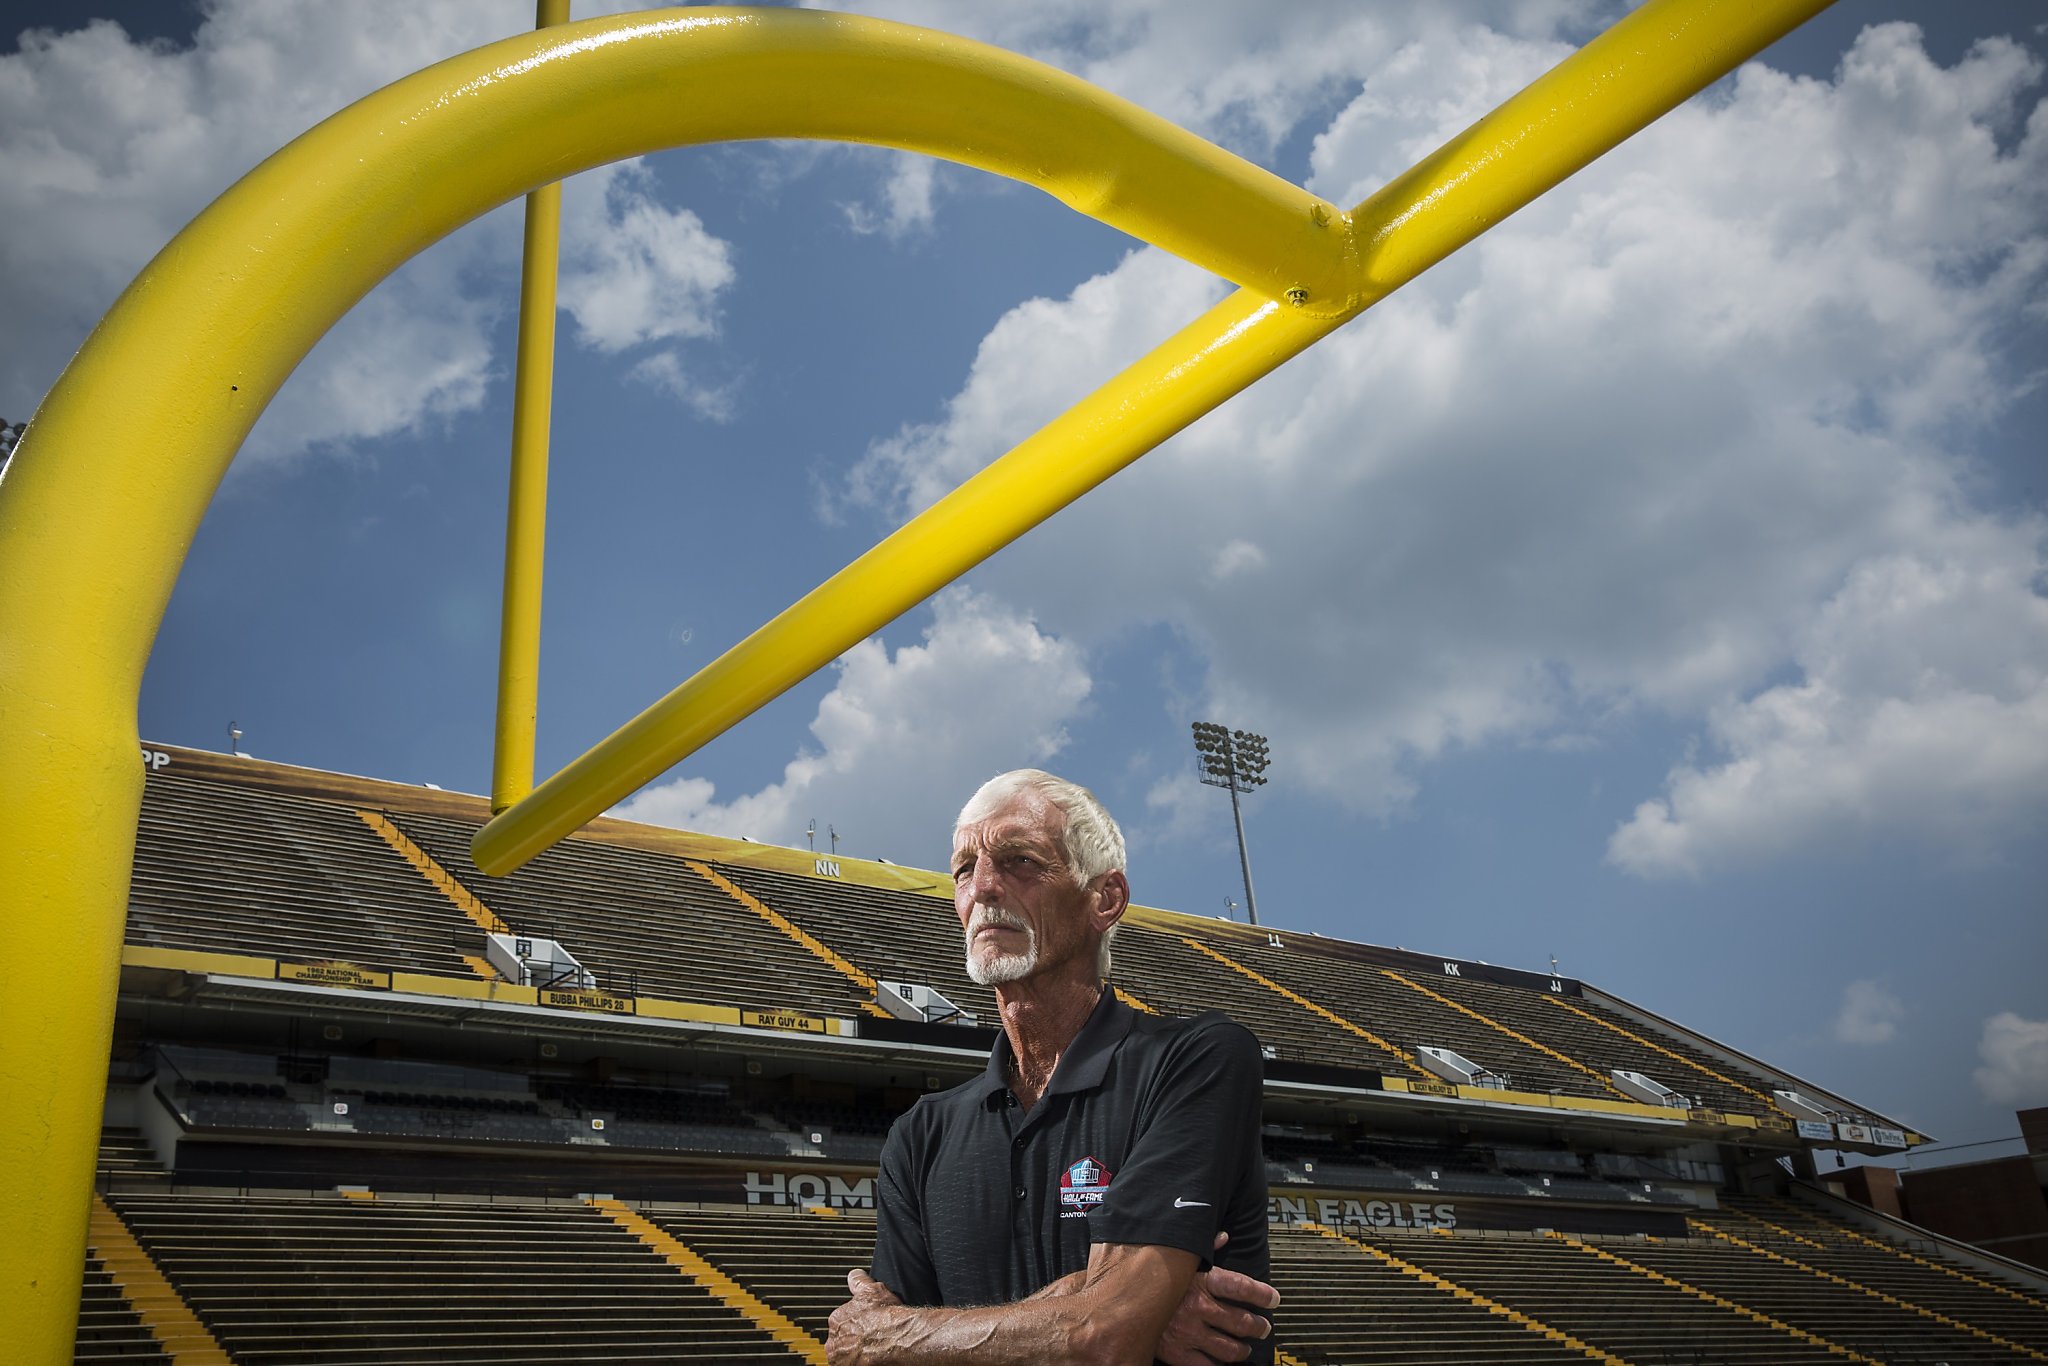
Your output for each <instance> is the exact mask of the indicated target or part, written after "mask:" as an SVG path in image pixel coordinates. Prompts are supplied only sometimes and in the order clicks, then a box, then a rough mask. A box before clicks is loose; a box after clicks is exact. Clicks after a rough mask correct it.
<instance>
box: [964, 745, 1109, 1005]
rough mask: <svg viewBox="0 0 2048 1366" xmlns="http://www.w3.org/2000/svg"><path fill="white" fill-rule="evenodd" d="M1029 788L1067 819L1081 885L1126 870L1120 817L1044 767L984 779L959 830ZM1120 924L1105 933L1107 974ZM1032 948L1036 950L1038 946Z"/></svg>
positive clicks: (1102, 960) (1064, 836)
mask: <svg viewBox="0 0 2048 1366" xmlns="http://www.w3.org/2000/svg"><path fill="white" fill-rule="evenodd" d="M1026 792H1031V793H1036V794H1037V795H1038V796H1040V797H1042V798H1044V799H1045V801H1046V802H1047V803H1048V804H1049V805H1051V806H1052V807H1053V808H1054V809H1055V810H1057V811H1058V812H1059V813H1060V814H1061V815H1062V816H1064V817H1065V818H1066V823H1065V824H1064V826H1062V828H1061V830H1060V837H1059V844H1060V854H1061V856H1062V857H1063V858H1065V859H1066V861H1067V867H1068V869H1069V870H1071V871H1072V872H1073V874H1074V881H1075V883H1076V885H1078V886H1082V887H1085V886H1087V885H1088V884H1089V883H1091V882H1093V881H1095V879H1097V878H1099V877H1101V876H1102V875H1103V874H1104V873H1121V872H1124V871H1125V870H1126V867H1127V864H1126V858H1127V855H1126V853H1125V850H1124V832H1123V830H1122V829H1121V828H1119V827H1118V825H1117V823H1116V817H1114V816H1112V815H1110V814H1109V808H1108V807H1106V806H1104V805H1103V804H1102V801H1101V799H1100V798H1098V797H1097V796H1096V795H1095V794H1094V793H1093V792H1090V791H1089V790H1088V789H1087V788H1085V787H1083V786H1081V785H1080V784H1079V783H1075V782H1069V781H1067V780H1066V779H1065V778H1062V777H1059V776H1058V775H1056V774H1052V773H1047V772H1046V771H1045V770H1044V769H1042V768H1016V769H1011V770H1010V771H1009V772H1008V773H998V774H997V775H996V776H995V777H993V778H990V779H989V780H988V781H987V782H985V783H983V784H982V785H981V787H980V788H979V789H978V790H977V791H976V792H975V794H974V795H973V796H972V797H969V798H968V799H967V805H965V806H963V807H961V808H960V816H959V818H958V819H957V820H955V821H954V822H953V829H954V831H955V832H956V833H957V832H959V831H960V830H962V829H964V828H965V827H967V826H970V825H978V824H980V823H981V822H982V821H985V820H987V819H988V818H989V817H990V816H993V815H995V814H996V812H998V811H1000V810H1002V809H1003V808H1004V807H1005V806H1008V805H1009V804H1010V803H1011V802H1012V801H1014V800H1015V799H1016V798H1017V797H1018V796H1019V795H1020V794H1022V793H1026ZM1119 928H1121V926H1120V925H1111V926H1110V927H1109V929H1108V931H1107V932H1106V933H1105V934H1104V935H1103V936H1102V949H1101V952H1100V954H1099V955H1098V956H1097V959H1096V971H1097V972H1099V973H1101V974H1102V976H1103V977H1105V978H1106V977H1108V976H1109V963H1110V944H1111V942H1112V941H1113V940H1114V939H1115V938H1116V932H1117V930H1118V929H1119ZM1032 952H1033V953H1034V955H1035V953H1036V946H1035V945H1034V946H1033V950H1032Z"/></svg>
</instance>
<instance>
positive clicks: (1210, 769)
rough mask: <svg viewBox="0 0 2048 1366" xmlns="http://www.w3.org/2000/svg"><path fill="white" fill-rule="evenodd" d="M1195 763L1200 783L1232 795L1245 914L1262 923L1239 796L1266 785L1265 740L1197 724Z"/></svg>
mask: <svg viewBox="0 0 2048 1366" xmlns="http://www.w3.org/2000/svg"><path fill="white" fill-rule="evenodd" d="M1194 730H1195V763H1196V764H1197V766H1198V767H1199V769H1200V773H1199V775H1198V776H1200V778H1201V780H1202V781H1203V782H1205V783H1207V784H1208V785H1209V786H1211V787H1221V788H1226V789H1228V790H1229V792H1230V818H1231V819H1232V820H1233V821H1235V822H1236V823H1237V861H1238V865H1239V866H1240V867H1241V868H1242V869H1243V870H1244V909H1245V914H1246V916H1248V917H1249V918H1250V920H1251V923H1252V924H1254V925H1256V924H1258V923H1259V899H1258V897H1257V896H1256V895H1254V894H1253V892H1252V856H1251V853H1250V851H1249V850H1248V849H1247V848H1246V847H1245V842H1244V812H1243V810H1242V809H1241V808H1240V807H1239V806H1238V801H1237V794H1238V793H1240V792H1249V791H1251V790H1252V789H1253V788H1255V787H1263V786H1265V783H1266V766H1267V765H1268V764H1269V763H1271V762H1272V758H1271V756H1270V755H1269V754H1268V753H1267V752H1266V737H1265V736H1263V735H1254V734H1252V733H1251V732H1250V731H1248V730H1237V731H1233V730H1229V729H1227V728H1225V727H1223V726H1219V725H1217V724H1216V723H1215V722H1214V721H1197V722H1195V725H1194Z"/></svg>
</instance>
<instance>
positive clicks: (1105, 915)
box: [1088, 868, 1131, 934]
mask: <svg viewBox="0 0 2048 1366" xmlns="http://www.w3.org/2000/svg"><path fill="white" fill-rule="evenodd" d="M1130 908H1131V883H1130V879H1129V878H1127V877H1125V876H1124V874H1123V870H1122V869H1121V868H1114V869H1111V870H1110V871H1109V872H1107V873H1104V874H1103V875H1102V876H1101V877H1099V878H1097V879H1095V908H1094V909H1093V910H1092V911H1090V912H1089V915H1088V919H1089V922H1090V923H1091V924H1092V925H1093V926H1094V927H1095V929H1096V931H1097V932H1098V933H1103V934H1106V933H1108V932H1109V927H1110V926H1112V925H1114V924H1116V922H1117V921H1119V920H1122V919H1123V918H1124V912H1125V911H1127V910H1129V909H1130Z"/></svg>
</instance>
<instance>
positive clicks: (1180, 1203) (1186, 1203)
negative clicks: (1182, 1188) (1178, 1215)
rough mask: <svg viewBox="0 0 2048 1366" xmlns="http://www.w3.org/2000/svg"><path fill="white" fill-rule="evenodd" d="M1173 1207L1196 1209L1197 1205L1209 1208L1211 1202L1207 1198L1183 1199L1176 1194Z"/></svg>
mask: <svg viewBox="0 0 2048 1366" xmlns="http://www.w3.org/2000/svg"><path fill="white" fill-rule="evenodd" d="M1173 1207H1174V1208H1175V1209H1195V1208H1197V1207H1200V1208H1202V1209H1207V1208H1209V1202H1208V1201H1207V1200H1183V1199H1181V1198H1180V1197H1179V1196H1178V1195H1176V1196H1174V1197H1173Z"/></svg>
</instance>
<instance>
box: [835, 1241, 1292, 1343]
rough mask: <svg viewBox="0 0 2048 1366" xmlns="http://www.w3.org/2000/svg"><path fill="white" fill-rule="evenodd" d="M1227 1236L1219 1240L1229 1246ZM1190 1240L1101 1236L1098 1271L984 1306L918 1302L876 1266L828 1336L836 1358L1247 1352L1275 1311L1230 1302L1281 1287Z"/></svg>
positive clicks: (1270, 1295) (850, 1283)
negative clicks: (1185, 1243)
mask: <svg viewBox="0 0 2048 1366" xmlns="http://www.w3.org/2000/svg"><path fill="white" fill-rule="evenodd" d="M1223 1241H1224V1236H1223V1235H1219V1236H1218V1239H1217V1246H1218V1247H1219V1248H1220V1247H1221V1246H1222V1244H1223ZM1195 1268H1196V1258H1195V1255H1194V1254H1193V1253H1191V1252H1183V1251H1181V1250H1180V1249H1179V1248H1170V1247H1157V1246H1151V1245H1146V1244H1126V1243H1098V1244H1096V1245H1095V1247H1094V1248H1093V1249H1092V1250H1091V1251H1090V1253H1089V1256H1088V1266H1087V1269H1086V1270H1083V1271H1077V1272H1075V1273H1074V1274H1073V1275H1071V1276H1064V1277H1061V1278H1060V1279H1059V1280H1057V1281H1054V1282H1053V1283H1052V1284H1050V1285H1048V1286H1046V1287H1045V1288H1044V1289H1043V1290H1040V1291H1039V1292H1038V1293H1036V1294H1035V1295H1032V1296H1030V1297H1029V1298H1028V1299H1024V1300H1020V1301H1018V1302H1017V1303H1015V1304H1002V1305H992V1306H989V1307H986V1308H978V1309H913V1308H909V1307H907V1306H905V1305H903V1304H902V1303H901V1302H900V1301H898V1300H897V1298H896V1296H895V1295H894V1294H892V1293H891V1292H890V1290H889V1288H888V1287H887V1286H885V1285H883V1284H882V1283H881V1282H880V1281H877V1280H875V1279H874V1278H873V1277H871V1276H869V1275H868V1274H867V1273H866V1272H864V1271H859V1270H855V1271H852V1272H849V1273H848V1274H847V1277H846V1285H847V1289H848V1290H849V1291H851V1292H852V1295H853V1298H852V1299H850V1300H848V1301H847V1302H846V1303H845V1304H843V1305H841V1306H840V1307H839V1308H838V1309H837V1310H835V1311H833V1314H832V1323H831V1335H830V1338H829V1340H828V1341H827V1342H826V1344H825V1349H826V1359H827V1360H828V1361H829V1362H830V1363H831V1366H956V1363H957V1364H958V1366H966V1363H973V1364H974V1366H1027V1364H1028V1366H1039V1364H1040V1363H1044V1362H1048V1361H1062V1362H1077V1363H1083V1364H1084V1366H1124V1364H1125V1363H1131V1364H1132V1366H1146V1363H1149V1362H1151V1361H1153V1360H1154V1359H1155V1358H1156V1359H1158V1360H1162V1361H1165V1362H1167V1363H1169V1366H1208V1364H1209V1363H1211V1362H1231V1361H1242V1360H1244V1359H1245V1357H1246V1356H1247V1355H1248V1354H1249V1351H1250V1349H1249V1348H1248V1347H1247V1346H1246V1345H1245V1341H1244V1340H1245V1339H1253V1338H1262V1337H1264V1336H1265V1335H1266V1334H1267V1333H1269V1332H1271V1331H1272V1328H1271V1326H1270V1325H1269V1324H1268V1323H1267V1322H1266V1320H1265V1319H1263V1318H1260V1317H1259V1316H1258V1315H1256V1314H1253V1313H1250V1312H1248V1311H1246V1310H1243V1309H1239V1308H1236V1307H1235V1306H1233V1305H1230V1304H1226V1303H1223V1300H1231V1299H1241V1300H1242V1301H1244V1302H1246V1303H1253V1304H1259V1305H1262V1306H1264V1307H1266V1308H1272V1307H1273V1306H1274V1305H1276V1304H1277V1303H1278V1302H1279V1295H1278V1294H1277V1293H1276V1292H1275V1291H1274V1290H1273V1288H1272V1287H1271V1286H1269V1285H1266V1284H1265V1283H1264V1282H1262V1281H1256V1280H1253V1279H1252V1278H1251V1277H1249V1276H1243V1275H1239V1274H1238V1273H1236V1272H1233V1271H1224V1270H1221V1269H1213V1270H1210V1271H1208V1272H1204V1273H1202V1274H1200V1275H1197V1274H1196V1270H1195Z"/></svg>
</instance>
